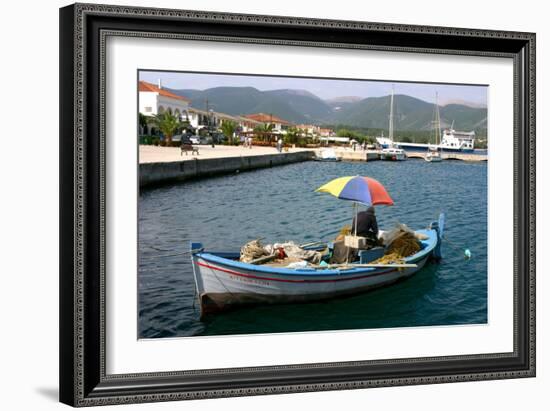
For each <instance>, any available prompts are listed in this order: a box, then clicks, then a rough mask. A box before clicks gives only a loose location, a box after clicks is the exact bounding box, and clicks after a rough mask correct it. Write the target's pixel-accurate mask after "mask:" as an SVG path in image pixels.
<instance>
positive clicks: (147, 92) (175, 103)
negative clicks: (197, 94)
mask: <svg viewBox="0 0 550 411" xmlns="http://www.w3.org/2000/svg"><path fill="white" fill-rule="evenodd" d="M189 103H190V100H189V99H187V98H185V97H182V96H178V95H177V94H174V93H172V92H170V91H168V90H165V89H164V88H162V83H161V82H160V80H159V83H158V85H154V84H151V83H148V82H146V81H140V82H139V112H140V113H142V114H143V115H146V116H154V115H157V114H161V113H163V112H164V111H168V112H170V113H172V114H175V115H177V116H181V114H182V113H183V112H184V111H186V110H187V109H188V108H189Z"/></svg>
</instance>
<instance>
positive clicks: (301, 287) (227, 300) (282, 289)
mask: <svg viewBox="0 0 550 411" xmlns="http://www.w3.org/2000/svg"><path fill="white" fill-rule="evenodd" d="M427 261H428V256H426V257H424V258H422V259H421V260H420V261H418V262H417V267H410V268H391V269H385V270H371V271H370V272H363V273H357V274H355V275H349V276H343V275H342V274H340V275H339V274H335V275H331V276H327V278H311V277H312V276H311V275H307V274H306V275H303V276H296V278H292V279H289V278H285V276H281V275H275V274H271V275H269V276H266V275H264V274H262V275H258V274H257V273H247V272H244V271H239V270H235V269H234V268H233V267H232V268H231V269H228V268H227V267H223V266H220V265H213V264H211V263H210V262H205V261H201V260H200V259H199V260H198V261H197V263H196V266H197V267H196V269H198V270H200V275H201V277H202V281H203V286H204V291H203V292H202V293H200V294H199V297H200V303H201V314H202V315H206V314H212V313H216V312H220V311H225V310H228V309H231V308H234V307H237V306H243V305H257V304H285V303H300V302H310V301H322V300H328V299H332V298H335V297H343V296H349V295H354V294H359V293H364V292H367V291H370V290H373V289H376V288H379V287H384V286H387V285H391V284H394V283H395V282H397V281H400V280H403V279H405V278H408V277H410V276H412V275H413V274H415V273H416V272H417V271H418V270H420V269H421V268H422V267H423V266H424V265H425V264H426V262H427ZM293 277H294V276H293Z"/></svg>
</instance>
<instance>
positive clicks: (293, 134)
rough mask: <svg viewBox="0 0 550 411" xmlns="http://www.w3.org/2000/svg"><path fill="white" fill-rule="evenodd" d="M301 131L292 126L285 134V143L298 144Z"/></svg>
mask: <svg viewBox="0 0 550 411" xmlns="http://www.w3.org/2000/svg"><path fill="white" fill-rule="evenodd" d="M299 134H300V131H299V130H298V129H297V128H295V127H290V128H289V129H288V130H287V131H286V134H285V143H287V144H296V143H297V142H298V136H299Z"/></svg>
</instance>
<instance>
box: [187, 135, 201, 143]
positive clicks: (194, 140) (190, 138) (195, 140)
mask: <svg viewBox="0 0 550 411" xmlns="http://www.w3.org/2000/svg"><path fill="white" fill-rule="evenodd" d="M189 141H191V144H201V138H200V137H199V136H192V137H189Z"/></svg>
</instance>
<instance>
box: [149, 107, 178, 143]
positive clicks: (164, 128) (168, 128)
mask: <svg viewBox="0 0 550 411" xmlns="http://www.w3.org/2000/svg"><path fill="white" fill-rule="evenodd" d="M150 121H151V123H153V124H154V125H155V126H156V127H157V128H158V129H159V130H160V131H161V132H162V134H163V135H164V137H165V138H166V141H167V142H168V143H171V142H172V136H173V135H174V134H176V132H177V131H178V130H179V129H180V128H181V127H182V123H181V121H180V119H179V118H178V117H177V116H175V115H173V114H172V113H170V112H169V111H165V112H164V113H159V114H156V115H155V116H153V117H152V118H151V120H150Z"/></svg>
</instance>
